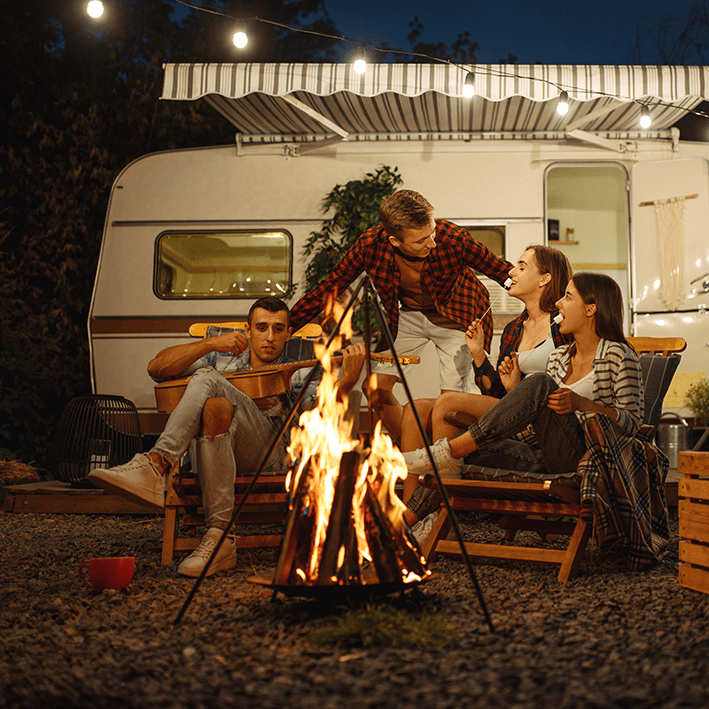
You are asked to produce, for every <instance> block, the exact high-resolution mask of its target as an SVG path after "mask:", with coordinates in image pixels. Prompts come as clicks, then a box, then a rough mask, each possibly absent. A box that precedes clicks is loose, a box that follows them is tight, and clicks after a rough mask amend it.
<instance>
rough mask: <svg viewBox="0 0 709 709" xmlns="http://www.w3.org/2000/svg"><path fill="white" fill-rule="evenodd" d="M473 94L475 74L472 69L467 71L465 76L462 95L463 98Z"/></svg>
mask: <svg viewBox="0 0 709 709" xmlns="http://www.w3.org/2000/svg"><path fill="white" fill-rule="evenodd" d="M474 95H475V74H473V72H472V71H469V72H468V75H467V76H466V77H465V83H464V84H463V96H465V98H470V97H471V96H474Z"/></svg>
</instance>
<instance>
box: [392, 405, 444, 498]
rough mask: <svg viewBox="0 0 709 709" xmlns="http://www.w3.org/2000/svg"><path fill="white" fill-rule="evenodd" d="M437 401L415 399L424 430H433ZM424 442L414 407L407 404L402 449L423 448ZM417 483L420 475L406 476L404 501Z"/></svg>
mask: <svg viewBox="0 0 709 709" xmlns="http://www.w3.org/2000/svg"><path fill="white" fill-rule="evenodd" d="M435 401H436V400H435V399H416V401H414V406H416V411H417V412H418V415H419V419H420V420H421V424H422V425H423V428H424V431H430V430H431V412H432V411H433V405H434V403H435ZM423 444H424V443H423V438H422V437H421V431H420V430H419V427H418V424H417V423H416V417H415V416H414V411H413V408H412V407H411V404H406V406H405V407H404V413H403V415H402V417H401V443H400V448H401V450H402V451H414V450H416V449H417V448H421V447H422V446H423ZM417 485H418V476H416V475H409V476H408V477H406V479H405V480H404V501H406V500H408V499H409V497H410V496H411V493H412V492H413V491H414V489H415V488H416V486H417Z"/></svg>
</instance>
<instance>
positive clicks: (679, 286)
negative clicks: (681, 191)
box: [655, 197, 684, 310]
mask: <svg viewBox="0 0 709 709" xmlns="http://www.w3.org/2000/svg"><path fill="white" fill-rule="evenodd" d="M655 216H656V217H657V252H658V256H659V266H660V297H661V298H662V300H663V301H664V302H665V304H666V305H667V307H668V308H669V309H670V310H676V309H677V306H679V304H680V302H681V301H682V299H683V298H684V287H683V284H684V198H683V197H673V198H672V199H667V200H658V201H656V202H655Z"/></svg>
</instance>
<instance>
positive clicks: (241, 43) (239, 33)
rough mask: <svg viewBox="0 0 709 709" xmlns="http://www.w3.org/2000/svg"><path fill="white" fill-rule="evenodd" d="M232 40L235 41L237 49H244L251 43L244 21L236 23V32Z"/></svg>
mask: <svg viewBox="0 0 709 709" xmlns="http://www.w3.org/2000/svg"><path fill="white" fill-rule="evenodd" d="M232 42H234V46H235V47H236V48H237V49H243V48H244V47H245V46H246V45H247V44H248V43H249V38H248V36H247V34H246V27H245V26H244V23H243V22H239V23H238V24H237V25H236V32H234V36H233V37H232Z"/></svg>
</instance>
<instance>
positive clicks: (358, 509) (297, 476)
mask: <svg viewBox="0 0 709 709" xmlns="http://www.w3.org/2000/svg"><path fill="white" fill-rule="evenodd" d="M314 416H317V414H314ZM321 423H323V422H322V421H321ZM309 430H312V423H311V424H310V425H306V426H305V427H304V428H303V429H302V430H301V431H299V435H298V437H297V438H298V441H295V440H294V443H293V444H292V445H293V446H294V448H298V447H301V446H302V445H303V442H304V441H305V442H307V443H306V449H307V450H308V454H307V456H302V453H303V449H302V448H301V457H300V462H299V464H298V465H297V466H295V467H294V469H293V470H291V471H290V474H289V478H288V489H289V495H290V504H289V512H288V519H287V521H286V526H285V531H284V534H283V538H282V540H281V546H280V551H279V555H278V563H277V565H276V569H275V571H274V573H273V574H272V576H271V577H270V578H265V577H262V576H254V577H251V578H250V579H249V581H251V582H252V583H255V584H259V585H263V586H268V587H270V588H272V589H273V590H274V591H276V592H282V593H284V594H286V595H302V596H309V597H319V596H333V595H346V596H357V595H359V596H366V595H372V594H375V593H377V594H380V593H392V592H395V591H402V590H406V589H407V588H411V587H413V586H414V585H416V584H419V583H421V582H422V581H426V580H428V579H430V578H431V577H432V575H431V572H430V571H429V570H428V568H427V565H426V560H425V558H424V556H423V555H422V553H421V550H420V548H419V545H418V543H417V541H416V539H415V538H414V536H413V534H412V533H411V530H410V529H409V528H408V526H407V525H406V523H405V522H404V519H403V510H404V509H405V508H404V505H403V503H402V502H401V501H400V500H399V498H398V496H397V495H396V492H395V485H396V481H397V480H398V479H399V478H400V477H403V475H405V473H406V468H405V466H404V463H403V458H402V457H401V454H400V453H399V452H398V451H397V450H396V449H395V448H394V446H393V444H392V442H391V439H389V438H388V436H385V435H384V434H382V433H381V431H380V429H379V426H377V428H376V429H375V435H374V439H373V440H374V441H375V443H374V444H373V445H372V446H368V445H366V443H367V442H366V440H360V441H359V442H358V441H351V442H350V443H351V444H352V445H354V448H353V449H352V450H347V451H345V452H343V453H342V455H341V457H340V459H339V460H337V456H333V455H332V447H331V446H332V443H333V442H332V441H331V440H329V436H327V435H325V436H321V437H319V443H320V445H325V444H326V442H329V444H330V447H328V448H327V449H325V450H324V449H322V448H321V449H318V444H317V443H316V444H315V446H314V447H313V445H312V443H313V439H312V436H310V435H309V434H308V431H309ZM316 430H319V431H320V432H321V433H322V431H323V428H322V427H321V428H319V429H316Z"/></svg>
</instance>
